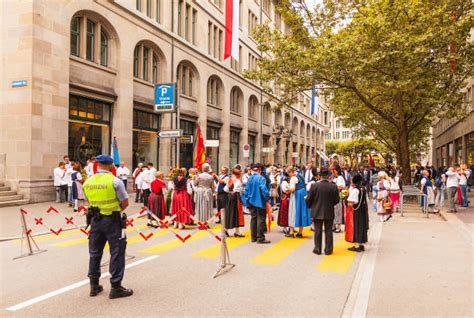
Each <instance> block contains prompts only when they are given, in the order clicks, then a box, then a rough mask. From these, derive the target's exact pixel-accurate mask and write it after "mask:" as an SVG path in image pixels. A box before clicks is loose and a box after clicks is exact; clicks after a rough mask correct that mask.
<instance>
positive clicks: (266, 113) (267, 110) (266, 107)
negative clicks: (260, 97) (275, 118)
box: [262, 103, 272, 125]
mask: <svg viewBox="0 0 474 318" xmlns="http://www.w3.org/2000/svg"><path fill="white" fill-rule="evenodd" d="M262 115H263V123H264V124H267V125H270V121H271V116H272V108H271V106H270V104H269V103H265V104H263V114H262Z"/></svg>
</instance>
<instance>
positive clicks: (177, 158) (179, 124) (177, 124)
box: [174, 85, 181, 167]
mask: <svg viewBox="0 0 474 318" xmlns="http://www.w3.org/2000/svg"><path fill="white" fill-rule="evenodd" d="M174 94H175V98H176V129H178V130H180V126H181V123H180V118H179V117H180V116H179V115H180V114H179V96H178V85H175V91H174ZM180 144H181V143H180V138H178V139H177V140H176V167H179V148H180Z"/></svg>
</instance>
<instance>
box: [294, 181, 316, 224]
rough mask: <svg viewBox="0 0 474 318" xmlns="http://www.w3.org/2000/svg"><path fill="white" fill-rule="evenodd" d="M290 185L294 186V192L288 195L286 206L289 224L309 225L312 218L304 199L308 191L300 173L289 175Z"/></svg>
mask: <svg viewBox="0 0 474 318" xmlns="http://www.w3.org/2000/svg"><path fill="white" fill-rule="evenodd" d="M290 187H294V189H295V192H293V193H291V195H290V203H289V208H288V224H289V226H290V227H292V228H295V227H305V226H310V225H311V223H312V220H311V214H310V212H309V209H308V206H307V205H306V201H305V197H306V195H307V194H308V192H307V191H306V188H305V185H304V179H303V177H302V176H301V175H300V174H297V175H295V176H293V177H291V179H290Z"/></svg>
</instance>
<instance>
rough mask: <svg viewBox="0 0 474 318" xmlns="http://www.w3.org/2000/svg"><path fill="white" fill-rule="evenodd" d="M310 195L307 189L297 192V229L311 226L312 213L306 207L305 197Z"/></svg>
mask: <svg viewBox="0 0 474 318" xmlns="http://www.w3.org/2000/svg"><path fill="white" fill-rule="evenodd" d="M307 194H308V192H306V189H305V188H302V189H299V190H297V191H295V205H296V213H295V214H296V215H295V216H296V220H295V227H305V226H310V225H311V223H313V222H312V220H311V213H310V212H309V208H308V206H307V205H306V201H305V199H304V197H305V196H306V195H307Z"/></svg>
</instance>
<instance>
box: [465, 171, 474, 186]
mask: <svg viewBox="0 0 474 318" xmlns="http://www.w3.org/2000/svg"><path fill="white" fill-rule="evenodd" d="M467 185H468V186H470V187H472V186H474V171H473V172H471V174H469V178H468V179H467Z"/></svg>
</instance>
